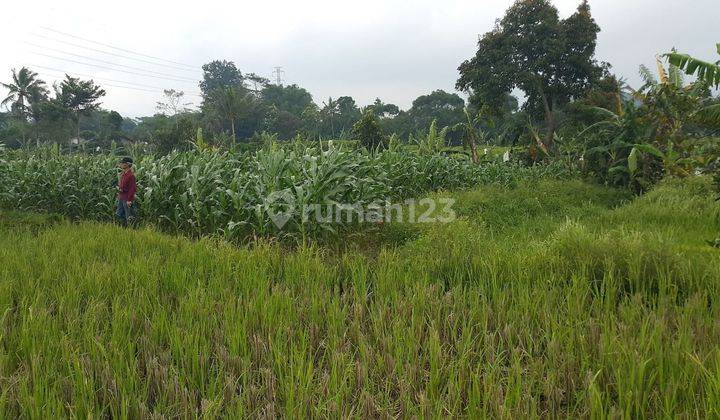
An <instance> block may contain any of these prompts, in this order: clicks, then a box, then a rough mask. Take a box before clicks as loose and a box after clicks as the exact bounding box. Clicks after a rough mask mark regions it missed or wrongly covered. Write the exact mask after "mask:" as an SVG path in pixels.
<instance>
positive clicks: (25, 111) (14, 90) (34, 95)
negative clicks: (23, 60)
mask: <svg viewBox="0 0 720 420" xmlns="http://www.w3.org/2000/svg"><path fill="white" fill-rule="evenodd" d="M37 76H38V75H37V73H35V72H33V71H31V70H30V69H28V68H27V67H23V68H21V69H20V71H17V72H16V71H15V69H13V70H12V79H13V80H12V82H10V83H0V85H2V86H3V87H4V88H5V89H7V90H9V92H8V95H7V97H5V99H3V100H2V102H0V105H2V106H7V104H10V110H11V112H12V113H13V114H14V115H15V116H16V117H18V118H21V119H24V120H27V119H28V118H29V117H30V116H31V114H32V112H31V108H32V106H33V105H34V104H37V103H38V102H40V101H41V100H43V99H45V98H46V97H47V93H48V91H47V89H46V88H45V82H43V81H42V80H40V79H38V77H37Z"/></svg>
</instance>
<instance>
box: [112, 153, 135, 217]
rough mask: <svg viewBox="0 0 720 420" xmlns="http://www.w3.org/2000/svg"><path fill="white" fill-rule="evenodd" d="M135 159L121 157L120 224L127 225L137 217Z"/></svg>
mask: <svg viewBox="0 0 720 420" xmlns="http://www.w3.org/2000/svg"><path fill="white" fill-rule="evenodd" d="M132 164H133V160H132V159H131V158H129V157H124V158H122V159H120V163H118V166H119V167H120V169H121V170H122V173H121V174H120V180H119V181H118V204H117V212H116V213H115V214H116V215H117V218H118V221H119V222H120V225H121V226H123V227H127V226H128V224H129V223H132V222H133V221H134V219H135V215H136V214H135V213H136V212H135V205H134V201H135V192H136V190H137V181H136V180H135V174H134V173H133V170H132Z"/></svg>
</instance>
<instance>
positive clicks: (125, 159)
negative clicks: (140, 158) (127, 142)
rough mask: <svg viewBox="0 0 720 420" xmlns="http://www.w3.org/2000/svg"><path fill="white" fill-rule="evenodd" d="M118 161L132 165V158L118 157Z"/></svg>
mask: <svg viewBox="0 0 720 420" xmlns="http://www.w3.org/2000/svg"><path fill="white" fill-rule="evenodd" d="M120 163H129V164H131V165H132V163H133V160H132V158H129V157H124V158H122V159H120Z"/></svg>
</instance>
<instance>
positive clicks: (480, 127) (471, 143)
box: [453, 107, 495, 163]
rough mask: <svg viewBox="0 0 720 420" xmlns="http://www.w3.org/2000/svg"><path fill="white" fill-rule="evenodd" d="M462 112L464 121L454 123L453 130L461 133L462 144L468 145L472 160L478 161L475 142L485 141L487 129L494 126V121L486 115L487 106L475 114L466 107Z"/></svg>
mask: <svg viewBox="0 0 720 420" xmlns="http://www.w3.org/2000/svg"><path fill="white" fill-rule="evenodd" d="M463 112H464V113H465V121H463V122H461V123H458V124H455V126H453V130H458V131H460V132H461V133H462V138H463V146H464V147H470V153H471V158H472V162H473V163H478V161H479V157H478V152H477V144H478V142H487V140H488V133H487V129H488V128H494V127H495V122H494V121H493V119H492V118H490V117H489V116H488V115H487V108H485V107H483V108H482V109H481V110H480V111H479V112H478V113H477V114H476V115H472V114H471V113H470V110H469V109H468V108H467V107H466V108H465V109H464V110H463Z"/></svg>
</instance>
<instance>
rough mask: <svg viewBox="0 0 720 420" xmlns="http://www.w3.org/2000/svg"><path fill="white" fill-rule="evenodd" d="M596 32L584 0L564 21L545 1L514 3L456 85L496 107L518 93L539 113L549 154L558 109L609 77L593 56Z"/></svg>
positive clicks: (463, 67) (464, 65) (519, 0)
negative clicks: (543, 123) (515, 92)
mask: <svg viewBox="0 0 720 420" xmlns="http://www.w3.org/2000/svg"><path fill="white" fill-rule="evenodd" d="M599 31H600V28H599V27H598V25H597V24H596V22H595V20H594V19H593V18H592V16H591V14H590V6H589V5H588V2H587V0H584V1H583V2H582V3H581V4H580V6H579V7H578V9H577V12H575V13H574V14H573V15H572V16H570V17H569V18H567V19H565V20H560V19H559V17H558V11H557V9H556V8H555V7H554V6H553V5H552V4H550V2H549V0H516V2H515V3H514V4H513V5H512V6H511V7H510V8H509V9H508V11H507V12H506V14H505V17H504V18H503V19H502V20H501V21H499V22H498V23H497V25H496V27H495V28H494V29H493V30H492V31H490V32H488V33H486V34H485V35H484V36H483V37H482V38H481V39H480V40H479V41H478V51H477V53H476V54H475V57H473V58H471V59H470V60H467V61H465V62H463V63H462V64H461V65H460V67H459V68H458V70H459V72H460V78H459V79H458V81H457V84H456V87H457V88H458V89H460V90H462V91H466V92H471V93H472V94H473V95H474V96H475V97H476V98H477V100H479V101H481V102H482V104H485V105H489V106H490V107H492V108H496V109H497V108H498V107H500V106H501V104H502V101H504V100H505V98H506V95H507V94H508V93H510V92H511V91H512V90H513V89H515V88H518V89H520V90H522V91H523V92H524V93H525V96H526V97H527V101H526V103H525V105H524V107H525V109H526V110H528V111H530V112H532V113H542V114H543V116H544V121H545V127H546V133H545V138H544V140H543V142H544V143H545V148H547V149H549V150H553V149H554V146H553V139H554V136H555V131H556V130H557V129H558V126H559V125H558V121H557V117H556V113H557V111H558V109H559V108H561V107H562V106H564V105H566V104H568V103H569V102H570V101H572V100H573V99H575V98H579V97H581V96H582V95H583V94H584V92H585V91H586V90H587V89H588V88H589V87H590V86H592V85H593V84H594V83H595V82H596V81H597V80H599V79H600V78H601V77H602V76H603V75H604V74H606V73H607V65H600V64H598V63H597V61H596V60H595V58H594V56H595V46H596V42H597V34H598V32H599Z"/></svg>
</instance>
